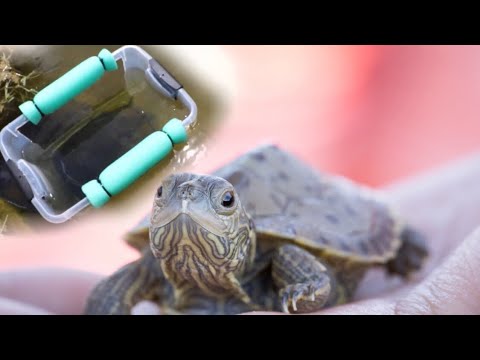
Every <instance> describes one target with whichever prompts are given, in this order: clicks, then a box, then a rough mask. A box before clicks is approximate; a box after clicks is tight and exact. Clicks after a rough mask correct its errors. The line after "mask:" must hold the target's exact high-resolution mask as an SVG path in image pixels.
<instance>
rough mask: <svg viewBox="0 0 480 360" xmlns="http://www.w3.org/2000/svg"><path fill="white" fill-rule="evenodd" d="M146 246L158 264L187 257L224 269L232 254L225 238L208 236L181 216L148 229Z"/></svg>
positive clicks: (197, 224) (198, 225)
mask: <svg viewBox="0 0 480 360" xmlns="http://www.w3.org/2000/svg"><path fill="white" fill-rule="evenodd" d="M150 243H151V247H152V250H153V251H154V253H155V255H156V256H157V257H158V258H160V259H162V260H169V259H170V258H172V257H179V258H182V257H185V256H188V257H194V258H195V261H196V262H198V263H202V264H203V265H204V266H205V265H210V266H212V265H213V267H215V268H217V267H224V266H225V262H226V261H229V260H230V258H231V254H232V253H233V252H234V251H232V250H233V246H232V245H233V244H232V242H231V241H230V240H229V239H228V238H226V237H225V236H222V235H218V234H215V233H213V232H211V231H210V230H208V229H206V228H205V227H203V226H202V225H200V224H199V223H198V222H196V221H195V220H194V219H193V218H192V217H191V216H190V215H188V214H186V213H183V212H182V213H180V214H178V215H177V217H175V218H174V219H173V220H172V221H170V222H168V223H166V224H164V225H162V226H158V227H155V228H154V229H152V232H151V236H150Z"/></svg>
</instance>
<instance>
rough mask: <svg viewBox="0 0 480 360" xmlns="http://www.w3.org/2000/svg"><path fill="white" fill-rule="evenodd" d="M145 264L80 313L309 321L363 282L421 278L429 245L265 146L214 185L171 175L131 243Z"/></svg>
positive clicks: (355, 190) (207, 179) (350, 188)
mask: <svg viewBox="0 0 480 360" xmlns="http://www.w3.org/2000/svg"><path fill="white" fill-rule="evenodd" d="M127 242H128V243H129V244H130V245H132V246H134V247H135V248H137V249H139V250H140V251H141V252H142V256H141V258H140V259H138V260H137V261H134V262H133V263H131V264H128V265H126V266H124V267H123V268H121V269H120V270H118V271H117V272H116V273H114V274H113V275H112V276H110V277H108V278H106V279H105V280H103V281H101V282H100V283H99V284H98V285H97V286H96V288H95V289H94V290H93V292H92V293H91V295H90V297H89V299H88V302H87V306H86V310H85V313H87V314H130V311H131V308H132V307H133V306H134V305H135V304H136V303H137V302H139V301H141V300H151V301H154V302H156V303H157V304H158V305H159V306H160V308H161V309H162V310H163V312H164V313H181V314H235V313H240V312H244V311H251V310H278V311H283V312H286V313H305V312H312V311H316V310H320V309H322V308H324V307H327V306H332V305H335V304H341V303H345V302H347V301H349V300H350V299H351V298H352V296H353V294H354V291H355V288H356V287H357V284H358V283H359V281H360V280H361V278H362V276H363V274H364V273H365V271H366V270H367V269H368V268H370V267H372V266H378V265H382V266H384V267H385V268H386V269H387V271H388V272H389V273H391V274H398V275H400V276H402V277H408V275H409V274H410V273H411V272H413V271H415V270H418V269H419V268H420V267H421V264H422V262H423V260H424V258H425V257H426V255H427V250H426V246H425V242H424V240H423V237H422V235H421V234H420V233H418V232H417V231H415V230H413V229H411V228H410V227H409V226H407V225H405V224H403V223H402V222H401V221H400V220H399V219H398V218H397V217H396V216H395V215H394V214H393V213H392V211H391V210H390V209H389V208H388V206H387V205H386V203H385V202H384V201H382V200H380V199H379V197H378V196H377V195H376V194H375V193H374V192H373V191H372V190H369V189H366V188H363V187H361V186H360V185H357V184H354V183H353V182H350V181H349V180H347V179H344V178H341V177H338V176H332V175H327V174H322V173H318V172H316V171H314V170H313V169H311V168H310V167H308V166H307V165H305V164H303V163H302V162H301V161H299V160H298V159H296V158H295V157H294V156H292V155H291V154H289V153H287V152H285V151H283V150H280V149H279V148H278V147H276V146H272V145H268V146H262V147H259V148H257V149H254V150H253V151H250V152H249V153H246V154H245V155H243V156H241V157H239V158H238V159H236V160H235V161H233V162H231V163H230V164H228V165H227V166H225V167H223V168H221V169H220V170H218V171H217V172H215V174H214V175H196V174H188V173H183V174H174V175H170V176H169V177H167V178H166V179H165V180H164V181H163V183H162V185H161V186H160V187H159V188H158V191H157V194H156V195H155V199H154V205H153V211H152V214H151V217H149V218H147V219H145V220H144V221H143V222H142V223H141V224H140V225H139V226H138V227H137V228H135V229H134V230H132V231H131V232H130V233H129V234H128V236H127Z"/></svg>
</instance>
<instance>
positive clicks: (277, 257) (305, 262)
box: [272, 245, 333, 313]
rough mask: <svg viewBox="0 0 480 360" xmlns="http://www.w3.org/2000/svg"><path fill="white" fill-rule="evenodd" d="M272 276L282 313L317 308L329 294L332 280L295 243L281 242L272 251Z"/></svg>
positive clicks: (320, 265) (325, 301)
mask: <svg viewBox="0 0 480 360" xmlns="http://www.w3.org/2000/svg"><path fill="white" fill-rule="evenodd" d="M272 277H273V281H274V283H275V285H276V286H277V288H278V289H279V297H280V304H281V307H282V310H283V312H285V313H309V312H313V311H318V310H320V309H322V308H323V307H324V306H325V305H326V304H327V302H328V300H329V299H330V297H331V295H332V287H333V286H332V283H333V281H332V280H333V279H332V278H331V274H329V272H328V270H327V268H326V267H325V266H324V265H323V264H322V263H321V262H320V261H319V260H318V259H317V258H316V257H314V256H313V255H312V254H310V253H309V252H308V251H306V250H304V249H302V248H300V247H298V246H294V245H284V246H281V247H280V248H279V249H277V250H276V252H275V254H274V256H273V262H272Z"/></svg>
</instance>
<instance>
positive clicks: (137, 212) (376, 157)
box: [0, 46, 480, 274]
mask: <svg viewBox="0 0 480 360" xmlns="http://www.w3.org/2000/svg"><path fill="white" fill-rule="evenodd" d="M222 48H223V50H224V52H225V53H226V55H227V59H229V61H231V65H232V67H233V70H234V73H235V76H236V78H237V80H238V81H237V83H236V95H235V97H234V99H233V102H232V104H231V108H230V109H229V111H228V113H227V115H226V117H225V119H224V122H223V124H222V126H221V127H220V128H219V129H218V131H217V132H216V133H215V134H213V135H212V141H211V142H210V143H209V144H208V149H209V152H208V157H207V158H205V159H204V160H203V161H202V162H201V163H200V164H198V166H197V167H196V168H194V169H193V170H195V171H198V172H208V171H210V170H214V169H215V168H216V167H218V166H220V165H222V164H223V163H225V162H226V161H228V160H230V159H233V158H234V157H235V156H237V155H239V154H240V153H242V152H244V151H246V150H248V149H250V148H252V147H254V146H255V145H258V144H260V143H265V142H275V143H277V144H279V145H281V146H282V147H283V148H285V149H287V150H289V151H291V152H293V153H295V154H297V155H298V156H299V157H300V158H302V159H304V160H305V161H306V162H308V163H309V164H311V165H312V166H314V167H316V168H318V169H322V170H325V171H329V172H335V173H339V174H342V175H345V176H348V177H350V178H352V179H354V180H357V181H359V182H362V183H365V184H368V185H371V186H382V185H386V184H388V183H390V182H393V181H397V180H400V179H402V178H404V177H406V176H411V175H413V174H415V173H418V172H421V171H425V170H427V169H429V168H432V167H435V166H438V165H441V164H443V163H445V162H447V161H450V160H453V159H455V158H458V157H461V156H462V155H467V154H468V153H471V152H474V151H478V149H480V144H479V139H480V107H479V104H480V47H478V46H224V47H222ZM150 206H151V204H150V200H148V201H141V202H136V203H134V204H132V208H131V209H130V211H129V212H128V214H125V215H124V216H123V217H122V216H120V217H119V216H118V214H117V213H114V212H112V211H109V210H108V209H107V210H105V211H103V209H102V211H100V212H99V213H98V215H95V216H90V217H89V218H88V221H85V220H82V221H72V222H71V223H70V224H68V225H66V226H62V227H58V228H55V227H54V228H52V229H50V230H48V231H46V232H44V233H42V234H41V235H40V234H39V235H35V236H34V235H31V234H30V235H25V236H18V237H17V236H12V237H5V236H4V237H2V238H0V269H7V268H12V267H21V266H39V265H48V266H50V265H53V266H65V267H73V268H76V269H84V270H89V271H98V272H102V273H105V274H107V273H110V272H112V271H114V270H115V269H116V268H118V267H119V266H121V265H123V264H125V263H126V262H127V261H130V260H132V259H134V258H136V257H137V254H136V252H135V251H133V250H131V249H129V248H128V247H127V246H126V245H125V244H124V243H123V242H122V241H121V236H122V234H124V233H125V232H126V231H127V229H128V228H130V227H131V226H133V225H134V224H135V223H136V222H138V220H139V219H140V218H141V217H142V215H143V214H146V213H147V212H148V211H149V209H150Z"/></svg>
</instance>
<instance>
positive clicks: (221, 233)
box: [150, 173, 256, 295]
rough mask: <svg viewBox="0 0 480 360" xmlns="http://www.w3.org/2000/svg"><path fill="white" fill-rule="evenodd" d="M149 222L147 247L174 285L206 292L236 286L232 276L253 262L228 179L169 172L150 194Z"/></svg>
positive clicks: (250, 238) (250, 234)
mask: <svg viewBox="0 0 480 360" xmlns="http://www.w3.org/2000/svg"><path fill="white" fill-rule="evenodd" d="M150 224H151V225H150V246H151V249H152V251H153V253H154V254H155V256H156V257H157V258H158V259H159V260H160V264H161V266H162V270H163V272H164V273H165V276H166V277H167V279H168V280H169V281H170V282H171V283H172V284H173V285H174V287H175V288H178V287H183V286H187V287H189V286H192V285H193V286H195V287H198V288H200V289H202V290H203V291H204V292H206V293H208V294H210V295H222V294H231V293H233V292H235V291H240V290H241V289H240V285H239V281H238V279H239V278H241V276H242V274H243V273H244V272H245V270H246V269H248V267H249V266H250V265H251V264H252V263H253V260H254V257H255V246H256V244H255V240H256V239H255V231H254V228H253V223H252V221H251V219H250V217H249V216H248V214H247V213H246V212H245V210H244V208H243V207H242V204H241V202H240V199H239V197H238V195H237V193H236V191H235V189H234V187H233V186H232V185H231V184H230V183H229V182H228V181H226V180H224V179H222V178H219V177H215V176H207V175H196V174H189V173H182V174H173V175H170V176H169V177H167V178H166V179H165V180H164V181H163V182H162V184H161V185H160V186H159V187H158V190H157V193H156V194H155V199H154V205H153V211H152V217H151V222H150ZM240 292H241V291H240Z"/></svg>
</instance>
